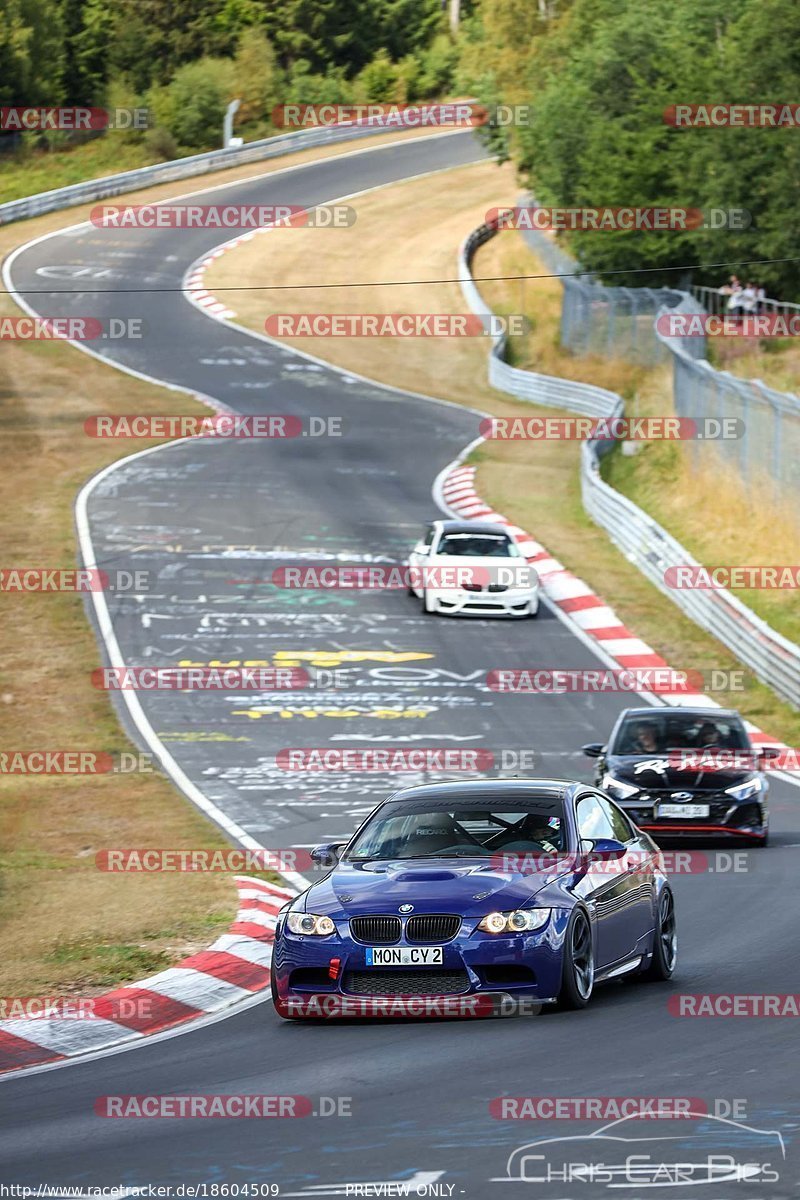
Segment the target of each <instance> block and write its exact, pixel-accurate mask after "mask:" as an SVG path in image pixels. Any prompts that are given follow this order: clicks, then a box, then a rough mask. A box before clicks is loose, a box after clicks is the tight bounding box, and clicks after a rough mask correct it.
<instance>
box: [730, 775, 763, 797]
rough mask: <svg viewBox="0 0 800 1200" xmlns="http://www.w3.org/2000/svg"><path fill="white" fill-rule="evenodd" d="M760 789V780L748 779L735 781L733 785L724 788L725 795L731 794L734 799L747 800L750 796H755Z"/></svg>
mask: <svg viewBox="0 0 800 1200" xmlns="http://www.w3.org/2000/svg"><path fill="white" fill-rule="evenodd" d="M760 791H761V780H760V779H759V778H758V777H756V778H755V779H748V780H747V782H746V783H737V784H735V786H734V787H729V788H725V795H726V796H733V797H734V799H736V800H749V799H750V797H751V796H757V795H758V793H759V792H760Z"/></svg>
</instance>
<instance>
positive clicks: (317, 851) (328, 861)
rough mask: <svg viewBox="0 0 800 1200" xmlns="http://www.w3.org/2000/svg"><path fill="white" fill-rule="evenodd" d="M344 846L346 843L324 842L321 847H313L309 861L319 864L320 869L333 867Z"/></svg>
mask: <svg viewBox="0 0 800 1200" xmlns="http://www.w3.org/2000/svg"><path fill="white" fill-rule="evenodd" d="M346 845H347V842H325V843H324V844H323V845H322V846H315V847H314V849H313V850H312V851H311V861H312V862H315V863H319V865H320V866H321V867H335V866H336V864H337V862H338V861H339V855H340V854H341V852H342V850H343V849H344V847H345V846H346Z"/></svg>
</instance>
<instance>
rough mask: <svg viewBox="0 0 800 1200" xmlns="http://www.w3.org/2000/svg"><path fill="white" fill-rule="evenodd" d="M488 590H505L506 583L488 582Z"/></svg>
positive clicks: (506, 588)
mask: <svg viewBox="0 0 800 1200" xmlns="http://www.w3.org/2000/svg"><path fill="white" fill-rule="evenodd" d="M489 591H490V592H507V591H508V584H506V583H490V584H489Z"/></svg>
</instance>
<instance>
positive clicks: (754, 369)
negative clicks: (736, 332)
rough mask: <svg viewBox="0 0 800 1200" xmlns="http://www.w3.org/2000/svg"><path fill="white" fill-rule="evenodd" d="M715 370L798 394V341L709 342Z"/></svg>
mask: <svg viewBox="0 0 800 1200" xmlns="http://www.w3.org/2000/svg"><path fill="white" fill-rule="evenodd" d="M708 346H709V353H710V356H711V361H712V362H713V364H714V366H716V367H719V369H720V370H721V371H730V372H731V374H732V375H737V376H738V377H739V378H740V379H760V380H761V381H762V382H763V383H766V384H767V386H768V387H771V388H774V389H775V390H776V391H778V392H793V393H794V394H795V395H797V392H798V390H800V345H798V343H797V338H791V339H788V338H775V339H772V338H765V339H763V340H762V341H759V340H758V339H757V338H716V339H715V338H709V340H708Z"/></svg>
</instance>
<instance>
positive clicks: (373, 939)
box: [350, 916, 400, 946]
mask: <svg viewBox="0 0 800 1200" xmlns="http://www.w3.org/2000/svg"><path fill="white" fill-rule="evenodd" d="M350 933H351V934H352V935H353V937H354V938H355V940H356V941H357V942H365V943H367V945H370V946H390V945H391V944H392V943H393V942H399V941H400V918H399V917H393V916H381V917H351V918H350Z"/></svg>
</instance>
